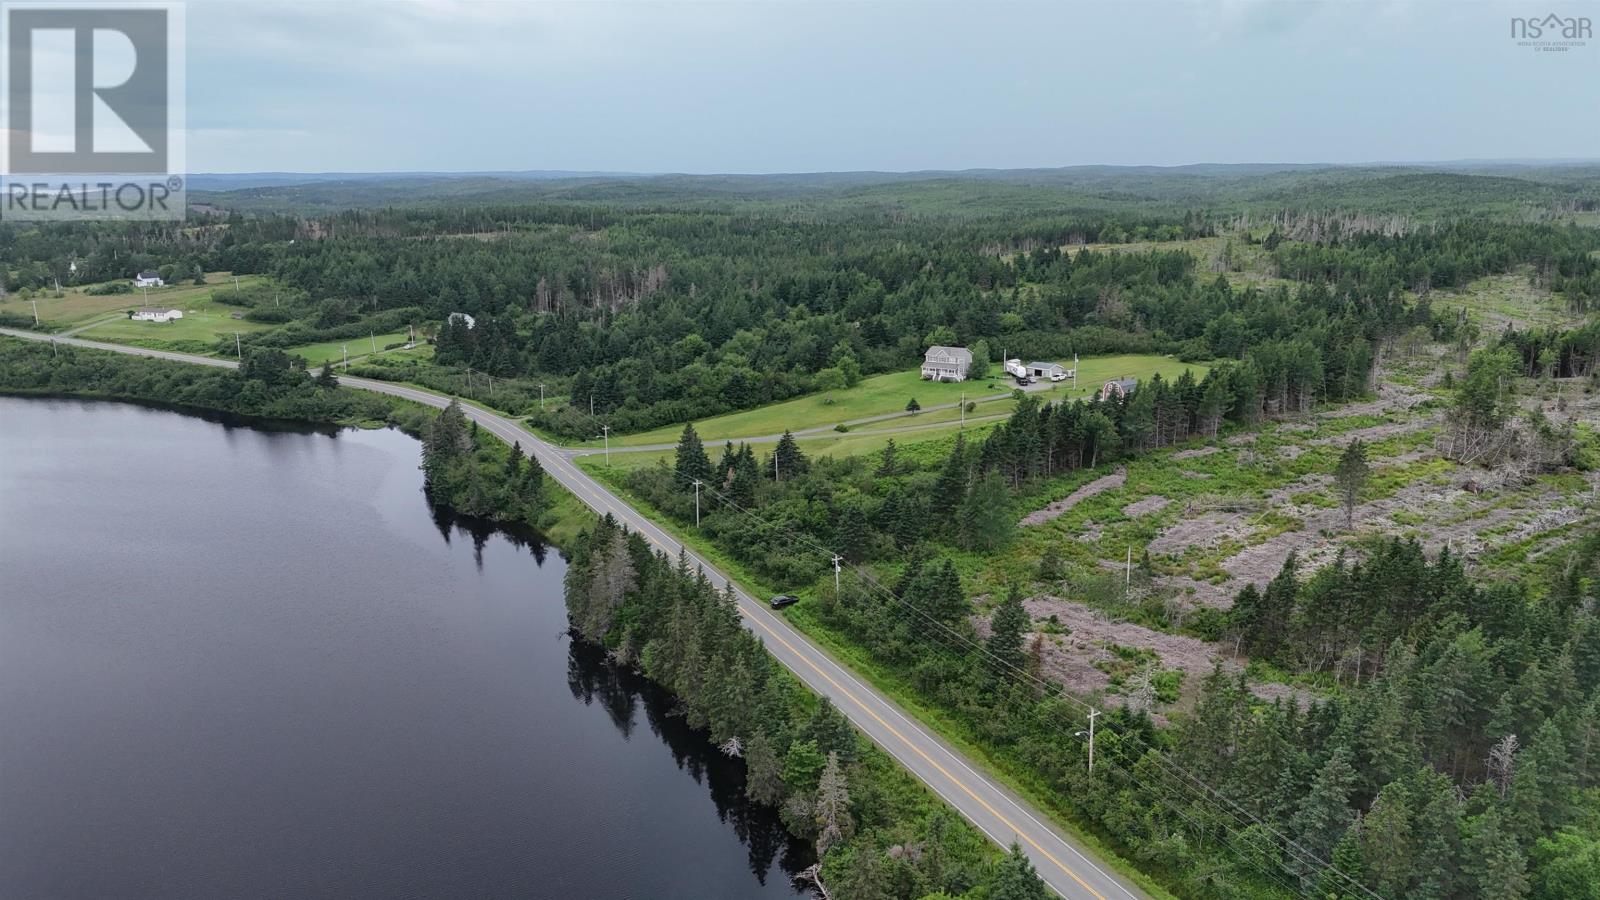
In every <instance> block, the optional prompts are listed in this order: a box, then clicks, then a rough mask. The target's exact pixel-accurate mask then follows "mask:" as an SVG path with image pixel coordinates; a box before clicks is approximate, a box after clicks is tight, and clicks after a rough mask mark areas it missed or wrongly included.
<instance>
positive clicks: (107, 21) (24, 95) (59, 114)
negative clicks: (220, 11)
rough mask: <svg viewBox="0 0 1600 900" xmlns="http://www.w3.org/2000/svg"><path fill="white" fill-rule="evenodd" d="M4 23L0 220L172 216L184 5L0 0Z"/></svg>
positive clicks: (177, 214) (178, 178)
mask: <svg viewBox="0 0 1600 900" xmlns="http://www.w3.org/2000/svg"><path fill="white" fill-rule="evenodd" d="M4 22H5V30H6V37H5V42H4V45H5V48H6V53H7V62H6V66H5V75H6V101H7V104H8V115H7V122H6V128H7V137H6V142H5V152H6V159H5V166H4V178H5V186H4V188H5V189H4V192H3V194H0V218H12V219H82V218H165V219H181V218H182V217H183V211H184V184H183V177H182V173H183V163H184V159H183V130H182V115H183V110H182V100H183V91H182V88H183V66H182V59H181V54H182V48H183V44H182V41H181V39H180V38H181V35H180V33H179V29H180V27H181V24H182V7H181V6H178V5H176V4H124V5H118V6H114V7H95V6H87V7H77V6H73V7H63V6H50V7H34V6H12V5H8V6H7V7H6V8H5V16H4ZM85 176H97V177H92V178H89V177H85Z"/></svg>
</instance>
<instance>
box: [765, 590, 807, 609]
mask: <svg viewBox="0 0 1600 900" xmlns="http://www.w3.org/2000/svg"><path fill="white" fill-rule="evenodd" d="M770 602H771V605H772V608H773V609H783V608H784V607H785V606H793V605H794V604H796V603H799V602H800V598H799V597H796V596H795V595H793V594H779V595H778V596H776V597H773V598H772V600H771V601H770Z"/></svg>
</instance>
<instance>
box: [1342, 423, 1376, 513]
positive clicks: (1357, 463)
mask: <svg viewBox="0 0 1600 900" xmlns="http://www.w3.org/2000/svg"><path fill="white" fill-rule="evenodd" d="M1369 475H1371V469H1369V468H1368V466H1367V445H1366V444H1363V443H1362V442H1361V439H1360V438H1356V439H1355V440H1353V441H1351V442H1350V446H1348V447H1346V448H1344V453H1343V454H1341V455H1340V456H1339V466H1338V468H1336V469H1335V470H1334V473H1333V477H1334V481H1335V482H1337V484H1338V486H1339V502H1340V503H1341V504H1343V506H1344V527H1346V528H1349V527H1351V526H1353V525H1354V524H1355V521H1356V503H1357V502H1358V501H1359V500H1360V498H1361V491H1362V489H1363V488H1365V487H1366V486H1367V478H1368V476H1369Z"/></svg>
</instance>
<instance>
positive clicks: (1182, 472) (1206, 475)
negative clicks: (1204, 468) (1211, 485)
mask: <svg viewBox="0 0 1600 900" xmlns="http://www.w3.org/2000/svg"><path fill="white" fill-rule="evenodd" d="M1178 474H1179V475H1182V476H1183V477H1185V478H1201V479H1205V478H1210V477H1211V473H1210V472H1196V471H1194V470H1192V469H1180V470H1179V471H1178Z"/></svg>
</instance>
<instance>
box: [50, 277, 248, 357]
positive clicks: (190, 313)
mask: <svg viewBox="0 0 1600 900" xmlns="http://www.w3.org/2000/svg"><path fill="white" fill-rule="evenodd" d="M246 280H247V279H246V277H244V276H241V277H240V279H239V283H240V285H241V286H243V285H244V284H245V283H246ZM254 280H257V279H255V278H254V276H252V277H251V281H252V283H253V282H254ZM231 289H232V288H231V285H229V286H223V285H220V284H217V285H188V286H183V287H172V288H162V289H159V290H155V291H151V292H150V298H149V301H148V305H150V306H168V305H170V306H172V307H174V308H177V309H181V310H183V318H181V319H179V320H177V321H175V322H135V321H133V320H132V319H129V318H127V317H126V316H121V315H117V312H120V311H122V310H125V309H129V308H131V307H132V306H143V305H146V303H145V300H144V298H143V297H142V296H139V295H130V294H124V295H122V296H121V299H122V303H123V305H122V306H119V307H117V310H116V311H114V312H113V313H112V314H111V315H112V316H113V318H109V319H107V320H106V321H103V322H98V323H95V324H93V325H91V326H89V327H88V328H85V329H84V330H83V331H82V332H80V334H81V336H83V337H85V338H89V339H90V340H97V341H112V342H115V343H119V344H137V345H139V346H144V347H158V348H169V349H181V350H186V351H189V352H200V353H205V352H210V351H211V350H213V349H214V348H215V345H216V342H217V340H218V339H219V338H222V337H224V336H227V337H231V336H232V335H233V333H234V332H236V331H237V332H251V331H261V330H263V329H266V328H270V327H271V326H270V325H262V324H259V323H256V322H248V321H245V320H244V319H235V318H234V317H233V315H234V314H235V313H237V312H240V310H239V308H238V307H233V306H228V305H226V304H224V303H219V302H217V301H215V300H213V299H212V297H213V296H214V295H215V296H222V297H225V296H226V295H227V291H229V290H231ZM97 299H99V298H97ZM130 299H132V300H133V301H134V302H133V303H132V304H131V306H130V305H129V300H130Z"/></svg>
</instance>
